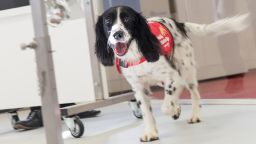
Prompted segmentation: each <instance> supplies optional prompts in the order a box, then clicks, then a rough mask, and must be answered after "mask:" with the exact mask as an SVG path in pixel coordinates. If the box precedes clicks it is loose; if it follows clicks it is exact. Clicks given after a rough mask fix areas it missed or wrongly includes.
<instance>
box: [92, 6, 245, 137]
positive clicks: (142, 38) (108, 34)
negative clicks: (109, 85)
mask: <svg viewBox="0 0 256 144" xmlns="http://www.w3.org/2000/svg"><path fill="white" fill-rule="evenodd" d="M248 17H249V15H248V14H245V15H241V16H238V17H232V18H228V19H223V20H219V21H217V22H214V23H212V24H208V25H200V24H194V23H179V22H177V21H175V20H173V19H170V18H165V17H153V18H150V19H147V20H146V19H145V18H144V17H143V16H142V15H141V14H140V13H138V12H136V11H134V10H133V9H132V8H130V7H126V6H117V7H112V8H110V9H108V10H107V11H105V12H104V13H103V14H102V15H101V16H100V17H99V18H98V21H97V24H96V55H97V57H98V59H99V60H100V62H101V63H102V64H103V65H105V66H112V65H114V64H116V66H117V69H118V70H119V71H121V72H122V74H123V75H124V76H125V78H126V79H127V81H128V82H129V83H130V85H131V86H132V89H133V91H134V92H135V97H136V100H137V102H138V104H140V107H141V110H142V112H143V120H144V124H145V132H144V134H143V135H142V137H141V141H153V140H157V139H158V131H157V128H156V125H155V119H154V117H153V115H152V109H151V105H150V101H149V99H148V97H147V95H148V93H149V92H148V87H149V85H154V84H158V83H160V84H162V86H163V87H164V89H165V97H164V102H163V105H162V111H163V112H164V113H165V114H168V115H170V116H172V117H173V118H174V119H178V118H179V116H180V112H181V107H180V105H179V103H178V99H179V95H180V93H181V92H182V90H183V89H184V88H187V89H188V91H189V92H190V94H191V98H192V115H191V117H190V118H189V120H188V122H189V123H198V122H200V121H201V120H200V116H199V111H200V104H199V103H200V102H199V100H200V94H199V92H198V82H197V76H196V66H195V59H194V52H193V48H192V43H191V40H190V39H189V35H190V34H197V35H205V34H213V35H219V34H224V33H228V32H238V31H241V30H243V29H244V28H245V27H246V26H247V25H248V24H247V19H248ZM150 23H155V24H156V25H158V26H160V27H161V28H159V29H160V30H159V31H158V32H159V35H154V34H153V32H152V31H153V30H152V28H151V26H149V24H150ZM153 27H154V26H153ZM154 28H155V27H154ZM166 30H167V31H166ZM166 33H169V36H170V35H171V37H165V35H166ZM165 46H166V47H171V49H173V50H172V52H171V54H170V53H169V54H163V52H162V50H161V49H162V47H165Z"/></svg>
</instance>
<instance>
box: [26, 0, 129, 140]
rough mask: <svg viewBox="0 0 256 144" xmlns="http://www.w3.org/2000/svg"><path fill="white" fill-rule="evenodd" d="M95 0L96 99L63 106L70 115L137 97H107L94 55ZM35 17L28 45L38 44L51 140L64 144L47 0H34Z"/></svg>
mask: <svg viewBox="0 0 256 144" xmlns="http://www.w3.org/2000/svg"><path fill="white" fill-rule="evenodd" d="M92 1H93V0H84V8H85V9H84V10H85V21H86V23H85V24H86V31H87V34H88V40H87V43H88V45H89V48H90V58H91V61H90V63H91V66H92V71H93V72H92V74H93V75H92V77H93V81H94V92H95V97H96V102H92V103H86V104H79V105H74V106H70V107H65V108H62V109H61V112H62V113H63V114H64V115H65V116H66V117H69V116H73V115H76V114H78V113H80V112H84V111H87V110H92V109H96V108H100V107H104V106H109V105H112V104H117V103H121V102H125V101H131V100H134V95H133V93H132V92H130V93H126V94H121V95H118V96H114V97H111V98H107V99H106V98H104V94H103V84H102V80H101V70H100V64H99V63H98V60H97V58H96V57H95V55H94V51H93V47H94V42H95V32H94V25H95V22H94V13H93V5H92ZM30 5H31V9H32V17H33V24H34V32H35V39H34V40H35V42H33V43H32V44H29V45H26V46H24V48H26V47H30V48H34V49H35V53H36V63H37V72H38V77H39V84H40V90H41V93H40V95H41V101H42V112H43V121H44V127H45V134H46V141H47V144H63V139H62V128H61V119H60V118H61V115H60V109H59V104H58V99H57V97H58V95H57V88H56V80H55V72H54V65H53V56H52V49H51V41H50V36H49V34H48V28H47V21H46V10H45V5H44V0H30Z"/></svg>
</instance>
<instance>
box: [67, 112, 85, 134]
mask: <svg viewBox="0 0 256 144" xmlns="http://www.w3.org/2000/svg"><path fill="white" fill-rule="evenodd" d="M64 121H65V123H66V124H67V126H68V129H69V131H70V133H71V135H72V136H73V137H75V138H80V137H81V136H82V135H83V134H84V124H83V122H82V121H81V120H80V118H79V117H78V116H74V117H71V118H64Z"/></svg>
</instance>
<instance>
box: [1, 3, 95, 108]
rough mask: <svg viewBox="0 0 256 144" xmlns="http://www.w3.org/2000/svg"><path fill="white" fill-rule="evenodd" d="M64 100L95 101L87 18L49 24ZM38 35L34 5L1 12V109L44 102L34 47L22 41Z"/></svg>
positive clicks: (58, 84)
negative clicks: (33, 22)
mask: <svg viewBox="0 0 256 144" xmlns="http://www.w3.org/2000/svg"><path fill="white" fill-rule="evenodd" d="M49 31H50V35H51V42H52V49H53V58H54V66H55V72H56V82H57V92H58V96H59V97H58V98H59V102H60V103H71V102H84V101H88V102H91V101H94V100H95V93H94V84H93V80H92V70H91V65H90V55H89V46H88V44H87V43H86V40H87V34H86V29H85V21H84V19H83V18H80V19H79V18H78V19H77V18H76V19H72V20H69V21H65V22H64V23H63V24H62V25H60V26H59V27H56V28H49ZM33 38H34V33H33V25H32V17H31V11H30V7H29V6H27V7H22V8H17V9H10V10H6V11H1V13H0V39H1V42H0V44H1V48H0V66H1V74H0V87H1V88H0V109H8V108H17V107H29V106H37V105H40V103H41V101H40V97H39V86H38V81H37V80H38V78H37V71H36V63H35V53H34V51H33V50H30V49H28V50H25V51H22V50H21V49H20V47H19V46H20V44H21V43H24V42H25V43H28V42H30V41H32V40H33Z"/></svg>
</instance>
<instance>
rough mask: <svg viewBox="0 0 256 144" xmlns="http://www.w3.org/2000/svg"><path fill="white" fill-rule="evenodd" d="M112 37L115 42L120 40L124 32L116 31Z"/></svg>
mask: <svg viewBox="0 0 256 144" xmlns="http://www.w3.org/2000/svg"><path fill="white" fill-rule="evenodd" d="M113 36H114V38H115V39H116V40H120V39H121V38H123V36H124V32H123V31H117V32H115V33H114V35H113Z"/></svg>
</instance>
